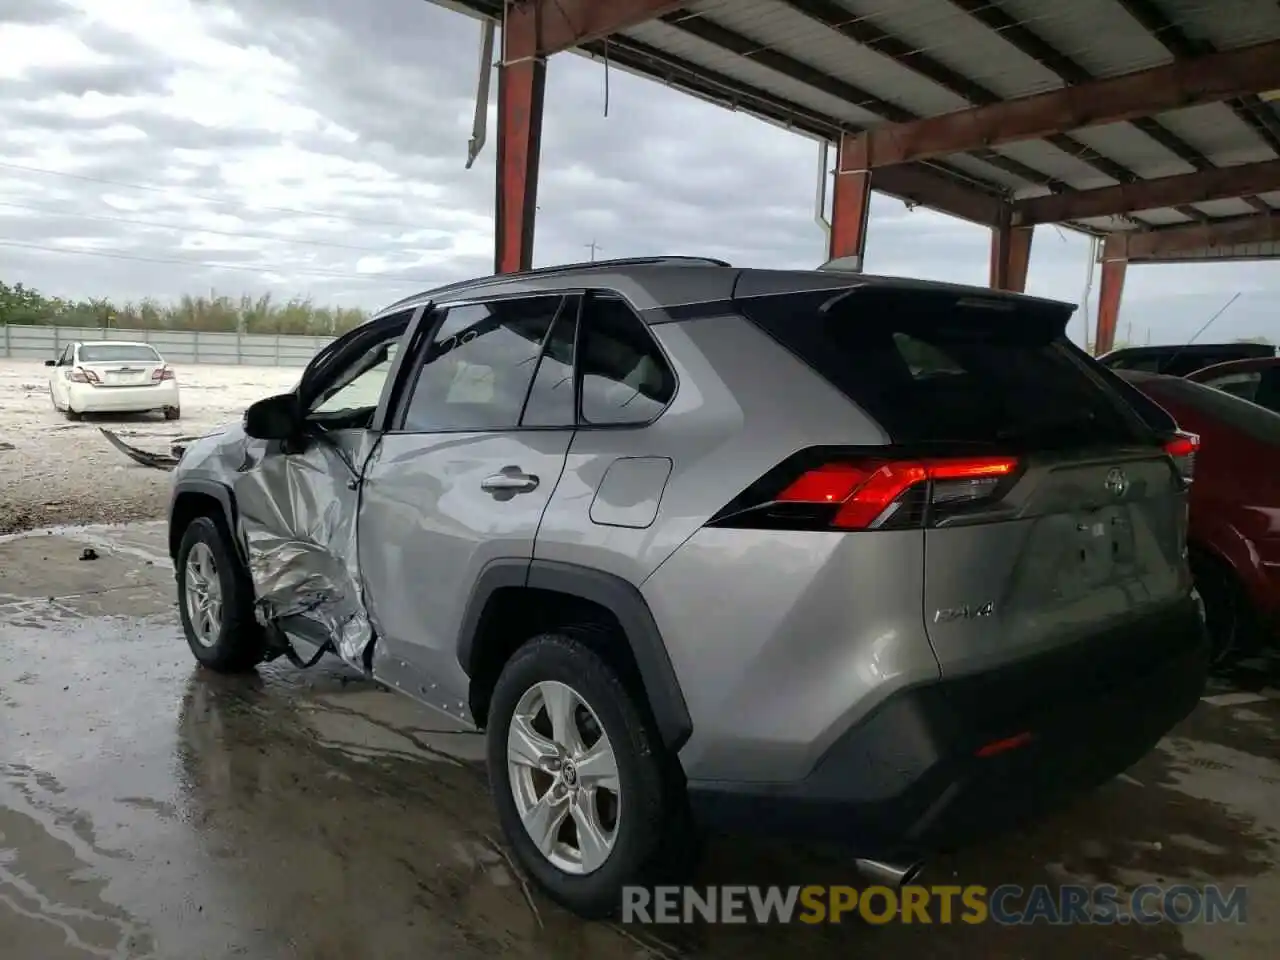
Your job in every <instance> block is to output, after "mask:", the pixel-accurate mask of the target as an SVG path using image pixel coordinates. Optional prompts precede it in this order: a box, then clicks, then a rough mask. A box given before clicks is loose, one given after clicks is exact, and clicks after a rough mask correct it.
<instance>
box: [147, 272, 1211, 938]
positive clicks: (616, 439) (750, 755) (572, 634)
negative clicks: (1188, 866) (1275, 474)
mask: <svg viewBox="0 0 1280 960" xmlns="http://www.w3.org/2000/svg"><path fill="white" fill-rule="evenodd" d="M1071 312H1072V308H1071V307H1070V306H1068V305H1065V304H1061V303H1056V302H1050V301H1045V300H1038V299H1033V298H1030V297H1024V296H1014V295H1007V294H1000V293H993V292H991V291H989V290H985V289H972V288H962V287H955V286H947V285H940V284H931V283H923V282H916V281H908V280H900V279H885V278H876V277H869V276H864V275H860V274H854V273H842V272H839V271H821V270H819V271H792V270H786V271H784V270H744V269H735V268H733V267H731V266H729V265H728V264H723V263H719V262H717V261H711V260H704V259H695V258H654V259H650V260H629V261H612V262H598V263H594V264H579V265H574V266H566V267H558V268H552V269H544V270H535V271H531V272H528V273H524V274H515V275H508V276H502V277H495V278H490V279H484V280H477V281H472V282H467V283H462V284H457V285H454V286H449V287H444V288H441V289H437V290H433V291H430V292H428V293H424V294H421V295H419V296H416V297H411V298H409V299H407V300H402V301H400V302H399V303H396V304H394V305H392V306H391V307H389V308H388V309H387V310H385V311H383V312H382V313H381V314H379V315H378V316H377V317H375V318H374V319H373V320H371V321H369V322H368V323H366V324H364V325H363V326H361V327H359V328H357V329H355V330H353V331H351V332H350V333H347V334H346V335H344V336H342V337H340V338H339V339H338V340H336V341H335V342H334V343H332V344H331V345H330V346H327V347H326V348H325V349H323V350H322V351H321V352H320V353H319V354H318V355H317V356H316V357H315V359H314V360H313V361H312V362H311V364H310V365H309V367H308V368H307V369H306V371H305V373H304V374H303V376H302V378H301V380H300V382H299V384H298V386H297V388H296V389H295V390H294V391H293V392H291V393H288V394H285V395H282V396H277V397H270V398H268V399H265V400H262V401H259V402H258V403H256V404H254V405H253V406H252V407H250V408H249V410H248V411H247V412H246V414H245V417H244V422H243V425H242V426H240V427H232V428H229V429H227V430H225V431H223V432H221V433H218V434H215V435H212V436H209V437H206V438H204V439H202V440H200V441H199V442H197V443H194V444H192V445H191V446H190V447H189V448H188V449H187V451H186V453H185V455H184V457H183V459H182V461H181V464H180V466H179V468H178V470H177V472H176V478H175V486H174V489H173V500H172V504H171V508H170V549H171V552H172V556H173V559H174V563H175V568H176V571H177V582H178V601H179V606H180V609H181V617H182V623H183V627H184V628H185V631H186V635H187V639H188V641H189V643H190V646H191V650H192V652H193V653H194V654H195V656H196V658H197V660H199V661H200V662H201V663H202V664H204V665H206V666H208V667H210V668H213V669H215V670H227V671H230V670H241V669H246V668H252V667H254V666H255V665H256V664H258V663H260V662H262V661H264V660H269V659H272V658H274V657H278V656H285V657H287V658H289V659H290V660H292V661H294V662H295V663H298V664H302V665H306V664H308V663H311V662H314V661H315V660H316V659H318V658H319V657H320V656H321V655H322V654H324V653H325V652H332V653H336V654H337V655H338V656H340V657H341V658H342V659H343V660H345V661H346V662H347V663H348V664H350V665H351V666H353V667H354V668H355V669H357V670H360V671H362V672H364V673H365V674H367V675H369V676H371V677H372V678H374V679H375V680H377V681H380V682H382V683H384V684H386V685H387V686H389V687H392V688H394V689H397V690H400V691H403V692H404V693H405V694H407V695H409V696H411V697H413V698H415V699H417V700H419V701H421V702H423V703H425V704H429V705H430V706H432V707H434V708H436V709H438V710H441V711H444V712H445V713H447V714H449V715H451V716H453V717H454V718H457V719H459V720H461V721H462V722H464V723H466V724H470V725H474V726H475V727H478V728H482V729H484V730H486V731H487V742H488V767H489V774H490V778H491V782H492V790H493V796H494V801H495V803H496V805H497V811H498V814H499V817H500V819H501V823H502V826H503V828H504V830H505V834H506V838H507V840H508V842H509V843H510V846H511V848H512V849H513V851H514V853H515V856H516V857H517V858H518V860H519V861H520V863H521V864H522V865H523V867H524V868H525V869H527V870H528V872H529V873H530V874H531V875H532V877H533V878H534V879H535V880H536V881H537V883H539V884H540V885H541V886H542V887H543V888H544V889H545V890H546V891H547V893H549V894H550V895H551V896H552V897H554V898H555V899H557V900H559V901H560V902H562V903H564V904H566V905H567V906H569V907H570V908H572V909H573V910H576V911H578V912H579V913H581V914H584V915H601V914H607V913H609V912H611V911H613V910H614V909H616V908H617V907H618V906H619V903H620V896H621V888H622V886H623V885H626V884H633V883H645V882H653V881H654V880H655V879H656V878H658V877H660V876H665V877H674V876H676V875H677V874H676V873H674V872H673V868H680V869H687V868H688V866H689V863H688V859H689V852H690V851H691V850H694V849H696V844H695V843H694V842H693V840H694V839H696V838H697V837H698V836H701V835H703V833H704V830H703V829H701V828H705V827H715V828H725V829H729V830H743V829H745V830H748V831H752V832H760V831H767V832H775V831H787V832H793V833H798V834H799V835H800V836H803V837H807V838H810V839H825V840H830V841H839V842H842V843H844V844H847V845H848V847H849V849H850V850H851V851H852V853H853V854H854V855H855V856H856V857H858V858H860V861H859V862H861V863H863V864H864V867H865V868H866V869H869V870H876V869H878V870H880V871H881V872H882V873H884V872H886V871H887V872H888V873H889V874H890V875H893V876H897V877H905V876H909V875H911V873H912V872H913V870H914V869H915V867H914V865H915V864H918V863H919V862H920V860H921V858H923V857H925V856H927V855H928V854H929V853H931V852H933V851H937V850H939V849H941V848H947V847H951V846H953V845H955V844H957V843H960V842H962V841H966V840H969V839H971V838H972V837H975V836H977V835H980V834H981V833H982V832H984V831H985V830H987V829H988V828H991V827H996V826H1005V825H1007V824H1009V823H1011V822H1013V821H1014V820H1015V819H1017V818H1020V817H1023V816H1025V815H1026V814H1028V813H1031V812H1034V811H1036V810H1038V809H1040V808H1042V807H1043V806H1044V805H1045V804H1047V803H1049V802H1051V801H1053V800H1055V799H1058V798H1060V797H1062V796H1064V795H1067V794H1071V793H1073V792H1077V791H1080V790H1083V789H1086V788H1089V787H1091V786H1093V785H1095V784H1097V783H1099V782H1101V781H1103V780H1105V779H1107V778H1110V777H1112V776H1114V775H1116V774H1118V773H1119V772H1121V771H1122V770H1124V769H1125V768H1126V767H1128V766H1129V765H1130V764H1132V763H1133V762H1134V761H1136V760H1137V759H1138V758H1139V757H1140V756H1142V755H1143V754H1144V753H1145V752H1146V751H1147V750H1149V749H1150V748H1151V746H1152V745H1153V744H1154V743H1155V742H1156V741H1157V740H1158V739H1159V738H1160V737H1161V736H1162V735H1163V734H1164V733H1165V732H1166V731H1167V730H1169V729H1170V727H1172V726H1173V725H1174V724H1175V723H1177V722H1178V721H1179V720H1180V719H1181V718H1182V717H1183V716H1185V715H1186V714H1187V713H1188V712H1189V711H1190V710H1191V709H1192V707H1193V706H1194V704H1195V703H1196V700H1197V698H1198V696H1199V695H1200V693H1201V690H1202V687H1203V683H1204V676H1205V662H1206V651H1205V642H1204V633H1203V629H1202V624H1201V621H1200V619H1199V617H1198V615H1197V607H1196V604H1195V602H1194V599H1193V596H1192V590H1191V579H1190V574H1189V572H1188V567H1187V555H1186V525H1187V493H1186V490H1187V482H1188V478H1187V477H1186V475H1185V472H1186V468H1187V466H1188V462H1187V461H1185V460H1184V459H1181V455H1182V454H1185V453H1186V452H1187V438H1186V437H1185V436H1175V435H1174V434H1173V433H1172V432H1160V431H1159V430H1158V429H1157V428H1155V427H1153V426H1151V425H1149V424H1148V423H1147V422H1146V421H1144V420H1143V419H1142V418H1141V417H1140V416H1139V415H1138V414H1137V413H1136V412H1135V411H1134V409H1133V407H1132V405H1131V403H1130V401H1129V400H1127V399H1126V396H1125V394H1124V392H1123V390H1122V389H1120V388H1118V387H1117V386H1116V385H1115V383H1113V382H1112V378H1111V375H1110V374H1109V373H1108V372H1107V371H1105V370H1103V369H1102V368H1101V367H1099V366H1098V365H1097V364H1096V363H1094V362H1093V361H1092V360H1091V359H1090V358H1088V357H1087V356H1085V355H1084V354H1083V353H1081V351H1079V350H1078V349H1077V348H1075V347H1073V346H1072V345H1071V343H1070V342H1069V341H1068V340H1067V338H1066V337H1065V335H1064V332H1063V331H1064V329H1065V326H1066V323H1067V320H1068V318H1069V317H1070V315H1071ZM1170 425H1171V424H1170Z"/></svg>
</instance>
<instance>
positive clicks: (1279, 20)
mask: <svg viewBox="0 0 1280 960" xmlns="http://www.w3.org/2000/svg"><path fill="white" fill-rule="evenodd" d="M1160 9H1161V10H1162V11H1163V12H1164V14H1165V15H1166V16H1167V17H1168V18H1169V19H1170V20H1172V21H1173V22H1174V23H1175V24H1177V25H1178V26H1179V27H1181V28H1182V29H1183V30H1185V31H1186V32H1187V33H1188V34H1189V35H1190V36H1192V37H1197V38H1200V39H1203V40H1207V41H1209V42H1210V43H1212V44H1213V45H1214V46H1215V47H1217V48H1218V49H1219V50H1231V49H1234V48H1236V47H1247V46H1249V45H1251V44H1254V43H1262V42H1263V41H1266V40H1273V39H1275V37H1276V36H1280V5H1277V4H1275V3H1268V2H1266V0H1261V2H1260V0H1160Z"/></svg>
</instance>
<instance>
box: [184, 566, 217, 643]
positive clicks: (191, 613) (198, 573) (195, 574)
mask: <svg viewBox="0 0 1280 960" xmlns="http://www.w3.org/2000/svg"><path fill="white" fill-rule="evenodd" d="M184 577H185V580H186V600H187V618H188V619H189V620H190V621H191V630H192V632H193V633H194V634H195V639H196V642H197V643H199V644H200V645H201V646H202V647H212V646H213V645H214V644H216V643H217V642H218V634H219V633H220V632H221V631H222V581H221V580H220V579H219V578H218V565H217V563H216V561H215V560H214V559H213V551H212V550H211V549H209V545H208V544H207V543H203V542H197V543H195V544H194V545H193V546H192V547H191V550H190V552H189V553H188V554H187V567H186V570H185V571H184Z"/></svg>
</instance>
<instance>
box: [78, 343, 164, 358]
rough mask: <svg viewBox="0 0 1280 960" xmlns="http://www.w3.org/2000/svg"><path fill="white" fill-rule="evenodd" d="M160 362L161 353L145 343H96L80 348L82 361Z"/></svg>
mask: <svg viewBox="0 0 1280 960" xmlns="http://www.w3.org/2000/svg"><path fill="white" fill-rule="evenodd" d="M130 360H136V361H138V362H139V363H159V362H160V354H158V353H156V352H155V350H154V349H152V348H151V347H148V346H146V345H144V344H128V343H95V344H93V345H92V346H82V347H81V348H80V362H81V363H125V362H128V361H130Z"/></svg>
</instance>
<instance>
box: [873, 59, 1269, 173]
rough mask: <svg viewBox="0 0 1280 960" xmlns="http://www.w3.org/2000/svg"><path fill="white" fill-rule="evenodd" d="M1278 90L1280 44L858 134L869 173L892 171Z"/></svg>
mask: <svg viewBox="0 0 1280 960" xmlns="http://www.w3.org/2000/svg"><path fill="white" fill-rule="evenodd" d="M1277 87H1280V41H1271V42H1269V43H1261V44H1256V45H1254V46H1251V47H1242V48H1240V49H1238V50H1230V51H1226V52H1222V53H1211V54H1206V55H1205V56H1201V57H1195V58H1193V59H1189V60H1175V61H1173V62H1172V63H1168V64H1163V65H1161V66H1159V67H1152V68H1150V69H1148V70H1139V71H1137V72H1135V73H1129V74H1125V75H1123V76H1119V77H1109V78H1107V79H1105V80H1094V81H1091V82H1089V83H1082V84H1077V85H1075V86H1070V87H1066V88H1064V89H1061V90H1053V91H1051V92H1049V93H1041V94H1037V95H1035V96H1031V97H1023V98H1021V99H1018V100H1008V101H1006V102H1004V103H998V104H991V105H989V106H983V107H974V108H973V109H970V110H959V111H956V112H954V113H948V114H944V115H942V116H939V117H928V118H925V119H922V120H915V121H911V122H907V123H897V124H891V125H888V126H883V127H876V128H875V129H873V130H869V131H867V132H866V133H864V134H861V136H862V137H863V138H865V140H866V144H867V159H868V166H869V167H871V168H873V169H874V168H876V167H885V166H892V165H894V164H899V163H907V162H909V161H912V160H923V159H927V158H930V157H942V156H946V155H948V154H952V153H963V152H965V151H967V150H975V149H979V148H990V147H995V146H1000V145H1001V144H1006V143H1016V142H1018V141H1022V140H1036V139H1040V138H1043V137H1048V136H1052V135H1054V134H1057V133H1061V132H1063V131H1065V130H1077V129H1080V128H1082V127H1092V126H1098V125H1101V124H1107V123H1118V122H1120V121H1124V120H1133V119H1136V118H1140V117H1146V116H1151V115H1153V114H1158V113H1162V112H1164V111H1166V110H1176V109H1179V108H1182V107H1193V106H1199V105H1201V104H1206V103H1218V102H1220V101H1223V100H1230V99H1231V98H1233V97H1239V96H1243V95H1245V94H1249V93H1257V92H1259V91H1263V90H1271V89H1275V88H1277Z"/></svg>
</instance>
